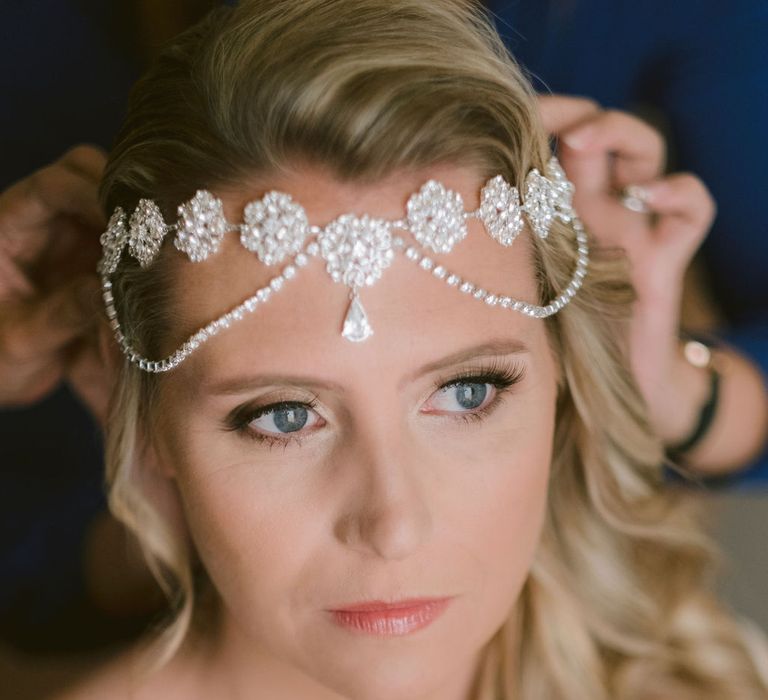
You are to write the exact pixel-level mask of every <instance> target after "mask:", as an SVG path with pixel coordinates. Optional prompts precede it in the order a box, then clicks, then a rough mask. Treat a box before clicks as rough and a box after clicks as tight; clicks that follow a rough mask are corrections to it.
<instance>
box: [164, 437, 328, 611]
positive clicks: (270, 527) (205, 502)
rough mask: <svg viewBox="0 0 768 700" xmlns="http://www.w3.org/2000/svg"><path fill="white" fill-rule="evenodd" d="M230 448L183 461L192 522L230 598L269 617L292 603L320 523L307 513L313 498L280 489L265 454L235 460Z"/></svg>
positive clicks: (203, 555) (200, 548)
mask: <svg viewBox="0 0 768 700" xmlns="http://www.w3.org/2000/svg"><path fill="white" fill-rule="evenodd" d="M190 448H192V449H194V445H193V444H190ZM226 453H227V450H224V451H223V454H215V455H213V454H210V449H209V450H208V454H207V455H206V457H207V459H203V457H202V455H201V454H199V453H196V454H195V459H194V461H193V460H190V459H187V460H186V461H185V460H181V461H179V462H178V464H179V470H178V473H179V477H178V482H179V490H180V493H181V497H182V502H183V506H184V510H185V515H186V519H187V523H188V526H189V530H190V532H191V534H192V539H193V541H194V544H195V547H196V549H197V552H198V554H199V556H200V559H201V560H202V562H203V565H204V566H205V569H206V571H207V572H208V574H209V576H210V578H211V579H212V581H213V584H214V586H215V588H216V589H217V591H218V592H219V594H220V596H221V598H222V600H223V601H224V602H225V604H228V605H229V606H230V607H231V608H232V609H234V610H240V611H243V610H252V611H253V612H254V613H256V614H255V615H254V619H255V620H259V619H268V618H269V614H270V613H272V614H273V615H274V611H275V610H284V609H285V607H286V606H285V603H286V595H288V594H289V593H290V590H291V586H292V585H295V581H296V579H297V578H298V577H299V576H300V572H301V568H302V565H303V562H304V561H305V560H306V558H307V556H308V552H310V551H312V550H313V548H314V547H316V546H317V544H316V538H317V536H318V527H317V523H316V522H315V521H313V519H312V518H310V517H308V516H307V514H308V513H311V512H312V508H311V504H308V503H305V502H303V501H302V500H301V499H297V498H296V491H295V490H291V489H277V488H276V487H275V486H274V484H270V483H269V480H268V479H266V478H264V475H263V468H264V465H260V464H259V460H258V458H256V457H253V458H251V459H249V460H248V461H247V462H244V461H242V457H241V459H240V460H239V461H237V462H232V461H231V455H227V454H226ZM228 457H229V458H230V459H228ZM212 464H214V465H216V466H211V465H212ZM286 624H288V625H289V624H290V621H286Z"/></svg>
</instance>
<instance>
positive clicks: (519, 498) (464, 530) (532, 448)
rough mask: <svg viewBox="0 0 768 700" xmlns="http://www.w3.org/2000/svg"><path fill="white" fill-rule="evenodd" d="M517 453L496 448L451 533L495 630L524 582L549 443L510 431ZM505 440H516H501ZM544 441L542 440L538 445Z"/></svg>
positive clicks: (542, 508)
mask: <svg viewBox="0 0 768 700" xmlns="http://www.w3.org/2000/svg"><path fill="white" fill-rule="evenodd" d="M515 432H516V434H517V437H518V438H519V439H518V441H517V447H515V448H513V449H510V448H509V447H508V445H509V442H508V441H506V442H504V444H506V445H507V448H506V449H504V448H503V447H502V444H501V441H500V443H499V445H498V450H497V453H496V455H495V456H494V457H493V458H492V459H490V460H488V461H487V462H486V467H487V468H486V470H485V477H484V478H483V479H482V481H479V480H478V481H477V482H475V483H474V484H468V485H467V487H466V488H465V490H464V494H465V495H466V498H464V499H463V500H458V501H457V502H456V504H455V507H454V512H453V515H452V517H451V528H452V531H453V533H454V537H455V538H456V539H457V540H458V542H457V544H458V546H459V547H461V548H463V549H464V552H465V554H464V556H465V560H466V561H467V562H468V563H469V566H470V567H471V568H472V569H473V571H474V574H475V578H476V580H475V586H474V589H475V591H476V592H477V594H478V597H477V599H476V601H475V602H476V603H477V604H478V607H477V610H482V611H483V616H484V623H483V624H484V625H485V626H486V629H495V628H496V627H498V625H500V624H501V623H502V622H503V621H504V620H505V619H506V618H507V617H508V614H509V612H510V610H511V608H512V607H513V606H514V604H515V601H516V600H517V597H518V595H519V593H520V590H521V588H522V586H523V584H524V582H525V580H526V578H527V575H528V572H529V570H530V567H531V564H532V561H533V558H534V554H535V551H536V548H537V546H538V543H539V539H540V535H541V528H542V525H543V522H544V516H545V512H546V500H547V487H548V481H549V465H550V461H551V440H550V439H549V435H548V434H547V435H541V436H536V438H534V436H532V435H531V433H530V431H520V432H519V433H518V432H517V431H515ZM506 437H507V438H509V437H513V438H514V437H515V436H514V435H512V436H510V435H509V433H508V434H507V435H506ZM541 438H543V439H541Z"/></svg>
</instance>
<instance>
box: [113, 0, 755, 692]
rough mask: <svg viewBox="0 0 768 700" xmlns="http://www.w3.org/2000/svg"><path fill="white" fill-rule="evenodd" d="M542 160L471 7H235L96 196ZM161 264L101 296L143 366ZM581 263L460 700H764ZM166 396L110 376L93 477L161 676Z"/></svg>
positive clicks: (177, 45) (529, 103)
mask: <svg viewBox="0 0 768 700" xmlns="http://www.w3.org/2000/svg"><path fill="white" fill-rule="evenodd" d="M547 156H548V143H547V138H546V135H545V134H544V133H543V130H542V128H541V125H540V123H539V119H538V116H537V110H536V103H535V96H534V95H533V93H532V91H531V88H530V87H529V85H528V83H527V82H526V80H525V79H524V78H523V76H522V74H521V71H520V69H519V67H518V66H517V65H516V64H515V63H514V61H513V60H512V58H511V57H510V56H509V54H508V52H507V51H506V49H505V48H504V46H503V44H502V43H501V41H500V39H499V37H498V35H497V34H496V32H495V30H494V29H493V27H492V25H491V24H490V23H489V21H488V19H487V18H486V16H485V14H484V12H483V11H482V8H480V7H478V6H477V5H476V4H475V3H474V2H470V1H469V0H430V1H429V2H423V0H250V1H248V0H244V1H243V2H241V3H240V4H239V5H238V6H237V7H235V8H221V9H219V10H217V11H214V12H213V13H212V14H211V15H209V16H208V17H207V18H206V19H205V20H204V21H203V22H202V23H200V24H199V25H197V26H196V27H194V28H193V29H192V30H190V31H188V32H187V33H185V34H184V35H182V36H181V37H180V38H179V39H177V40H176V41H175V42H174V43H173V45H171V46H170V47H168V48H167V50H166V51H165V52H164V53H163V54H162V56H161V57H160V58H159V60H158V61H157V63H156V64H155V65H154V67H153V68H152V69H151V70H150V71H149V73H148V74H147V75H146V76H145V77H144V78H143V79H142V80H141V81H139V83H138V84H137V85H136V87H135V89H134V92H133V94H132V97H131V102H130V108H129V113H128V116H127V119H126V122H125V125H124V128H123V130H122V132H121V134H120V136H119V138H118V140H117V145H116V146H115V148H114V150H113V152H112V154H111V156H110V159H109V164H108V167H107V170H106V174H105V177H104V180H103V183H102V191H101V195H102V203H103V205H104V207H105V209H106V210H107V211H112V209H113V208H114V207H115V206H117V205H120V206H122V207H124V208H126V209H131V208H132V207H133V206H134V205H135V203H136V202H137V201H138V199H139V198H141V197H149V198H152V199H154V200H155V201H156V202H158V204H159V205H160V207H161V209H162V210H163V213H164V214H165V215H166V218H167V219H169V220H173V219H174V218H175V208H176V206H177V204H178V203H179V202H181V201H184V200H185V199H187V198H189V197H190V196H191V195H192V194H193V193H194V191H195V190H196V189H198V188H210V189H215V188H216V187H218V186H222V187H224V186H232V185H233V184H235V183H236V182H237V181H238V180H240V179H241V178H243V177H245V176H253V175H254V174H259V175H266V176H268V175H269V173H274V172H277V171H279V170H280V169H281V168H283V167H286V166H287V165H290V164H292V163H296V162H309V163H318V164H322V165H323V166H325V167H327V168H330V170H331V171H332V172H333V173H334V174H335V175H336V176H337V177H338V178H339V179H342V180H355V181H365V182H376V181H378V180H380V179H382V178H383V177H385V176H386V175H388V174H390V173H392V172H394V171H395V170H398V169H404V168H422V167H425V166H429V165H432V164H437V163H452V164H457V165H471V166H475V167H477V168H479V169H480V170H481V172H483V173H485V174H486V175H487V176H491V175H495V174H498V173H501V174H502V175H504V176H505V177H506V178H507V179H508V180H509V181H510V182H512V183H516V184H517V185H518V186H520V185H522V183H521V182H520V180H521V178H523V177H524V175H525V174H526V173H527V172H528V171H529V170H530V168H532V167H538V168H542V166H543V165H544V163H545V162H546V158H547ZM559 226H561V230H560V231H557V232H556V234H562V235H551V236H550V237H549V238H548V239H547V240H546V241H543V242H542V241H538V240H535V241H534V243H535V258H536V266H537V278H538V282H539V293H540V300H541V301H545V300H547V299H550V298H552V297H553V296H555V295H556V294H557V293H559V292H560V291H561V290H562V289H563V288H564V286H565V285H566V284H567V281H568V279H569V276H570V274H571V271H572V269H573V265H574V258H575V253H574V251H573V246H572V242H571V239H572V236H571V234H570V233H569V231H568V229H566V228H565V227H564V225H562V224H559ZM593 247H594V246H593ZM171 255H173V253H172V251H171V252H169V247H168V246H165V247H164V249H163V251H162V252H161V256H160V260H159V261H158V262H157V263H156V264H155V266H153V269H152V271H143V270H141V269H139V268H138V266H137V265H136V264H135V262H132V261H130V260H128V261H124V262H123V263H121V266H120V268H119V269H118V271H117V273H116V275H115V277H114V280H113V283H114V285H115V288H116V294H115V296H116V298H117V303H118V310H119V314H120V317H121V320H122V324H123V327H124V328H126V329H128V332H129V334H130V336H131V337H132V340H133V344H134V347H136V348H137V349H138V350H139V351H140V352H142V353H143V354H146V355H149V356H151V357H159V356H163V354H164V352H163V346H164V344H167V343H168V342H169V339H168V338H167V332H166V329H167V328H168V327H169V326H171V325H172V324H171V321H172V317H171V314H172V309H171V308H170V305H169V303H168V282H169V279H170V276H171V274H172V270H171V267H172V265H171V262H170V261H171V258H170V257H169V256H171ZM593 257H594V260H593V262H592V265H591V268H590V271H589V273H588V275H587V277H586V280H585V283H584V286H583V288H582V289H581V291H580V292H579V293H578V294H577V296H576V297H575V299H574V300H573V301H572V302H571V303H570V305H568V306H567V307H565V308H564V309H563V310H562V311H561V312H559V313H558V314H555V315H554V316H552V317H550V318H548V319H546V320H545V321H544V323H545V324H546V328H547V332H548V334H549V338H550V342H551V344H552V347H553V351H554V354H555V356H556V357H557V358H559V362H560V363H561V377H562V379H561V384H560V386H559V395H558V406H557V426H556V433H555V445H554V458H553V464H552V474H551V480H550V487H549V499H548V508H547V515H546V523H545V528H544V532H543V537H542V541H541V544H540V547H539V549H538V552H537V555H536V558H535V561H534V564H533V567H532V570H531V571H530V574H529V577H528V579H527V582H526V584H525V587H524V589H523V592H522V594H521V597H520V600H519V605H518V606H517V607H516V613H515V615H514V617H513V618H512V619H510V620H509V621H508V622H507V623H506V624H505V625H504V626H503V627H502V628H501V629H500V630H499V631H498V633H497V634H496V636H495V637H494V638H493V640H491V642H489V644H488V647H487V649H486V654H485V662H484V665H483V667H482V669H481V673H480V674H479V676H478V679H479V680H478V684H477V687H476V692H475V697H476V698H477V700H490V699H491V698H522V699H523V700H542V699H549V698H567V699H568V700H601V699H603V700H609V699H610V700H645V699H647V700H650V699H651V698H662V697H664V698H667V697H670V698H671V697H674V698H675V699H676V700H683V699H685V698H691V699H693V698H696V700H707V699H715V698H717V699H720V698H729V700H733V699H736V698H743V699H744V700H748V699H752V698H754V699H755V700H757V698H764V697H766V693H767V692H768V680H766V677H765V673H764V672H763V674H762V676H761V672H760V670H759V664H758V661H757V659H758V655H759V654H764V653H765V652H764V651H762V649H761V650H760V651H750V649H751V648H753V647H755V646H756V644H757V642H754V641H751V642H749V643H748V642H747V639H749V640H754V639H755V635H752V636H750V637H748V636H747V635H746V634H744V632H743V628H742V627H741V626H740V624H739V623H737V622H736V621H735V620H734V619H733V616H732V615H731V614H730V613H728V612H727V611H726V610H725V609H724V608H723V607H721V606H720V605H719V604H718V603H717V602H716V600H715V597H714V596H713V594H712V593H711V592H710V587H711V569H712V561H713V556H714V550H713V547H712V545H711V543H710V541H709V540H708V539H707V538H706V537H705V536H704V535H703V534H702V531H701V529H700V526H699V524H698V520H697V517H696V516H695V514H694V513H693V512H692V508H691V507H690V505H689V504H688V503H687V502H686V499H685V497H684V496H682V495H681V494H680V493H679V492H677V491H675V490H673V489H671V488H670V486H669V485H668V484H666V483H665V482H664V479H663V474H662V467H661V465H662V463H663V450H662V446H661V444H660V442H659V440H658V439H657V437H656V436H655V435H654V434H653V432H652V430H651V428H650V426H649V422H648V418H647V415H646V409H645V405H644V403H643V401H642V398H641V396H640V394H639V392H638V389H637V387H636V385H635V383H634V381H633V379H632V376H631V375H630V372H629V370H628V366H627V361H626V356H625V351H624V348H623V347H622V343H621V340H620V339H621V338H622V337H623V336H624V332H623V331H624V327H625V325H626V323H627V320H628V318H629V314H630V308H631V304H632V301H633V298H634V295H633V290H632V288H631V286H630V284H629V282H628V277H627V271H626V265H625V262H624V261H623V259H622V258H621V256H619V255H617V254H614V253H611V251H599V250H598V251H595V255H594V256H593ZM161 382H162V378H161V377H156V376H154V375H148V374H145V373H142V372H140V371H138V370H136V369H134V368H133V366H132V365H130V364H128V363H125V364H124V365H123V366H122V368H121V371H120V375H119V383H118V387H117V390H116V391H115V394H114V397H113V402H112V409H111V416H110V420H109V426H108V431H107V481H108V483H109V486H110V505H111V508H112V510H113V512H114V513H115V515H116V516H117V517H118V518H120V519H121V520H123V521H124V522H125V523H126V524H127V525H128V526H129V527H130V528H131V529H132V530H133V531H134V532H135V533H136V535H137V536H138V538H139V540H140V541H141V543H142V545H143V547H144V549H145V551H146V554H147V558H148V560H149V561H150V562H151V563H152V565H153V567H154V570H155V572H156V574H157V576H158V578H159V580H160V581H161V582H162V584H163V586H164V587H165V589H166V590H167V592H168V594H169V597H170V599H171V602H172V609H173V616H172V620H171V621H170V622H169V624H168V625H167V626H166V627H165V629H164V630H163V633H162V636H161V638H160V639H161V641H160V645H161V648H162V655H161V657H160V661H164V660H165V659H167V658H169V657H170V656H172V655H173V654H174V653H175V651H176V650H177V649H178V647H179V645H180V644H181V642H182V641H183V640H184V638H185V636H186V635H187V633H188V629H189V625H190V622H191V620H192V619H193V612H194V611H195V609H196V601H195V590H196V588H195V585H194V579H193V573H192V557H193V552H192V550H191V548H190V546H189V545H188V543H187V542H186V541H184V540H183V538H180V537H179V533H178V531H177V529H176V528H174V527H173V525H172V524H170V523H168V522H167V520H166V518H165V517H164V514H163V512H162V508H160V507H158V506H157V505H155V504H153V502H152V501H151V500H150V499H149V498H148V496H147V493H146V492H145V490H144V489H143V488H142V483H141V482H142V479H141V466H140V463H141V459H140V455H139V454H137V449H138V448H137V444H138V443H137V441H138V439H139V437H140V436H142V435H144V436H151V430H152V428H151V425H152V421H151V416H152V411H153V410H154V407H155V405H156V400H157V396H158V388H159V386H160V384H161ZM515 639H519V640H521V642H520V643H515V642H512V641H510V640H515ZM512 668H514V669H515V671H514V673H510V672H509V669H512Z"/></svg>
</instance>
